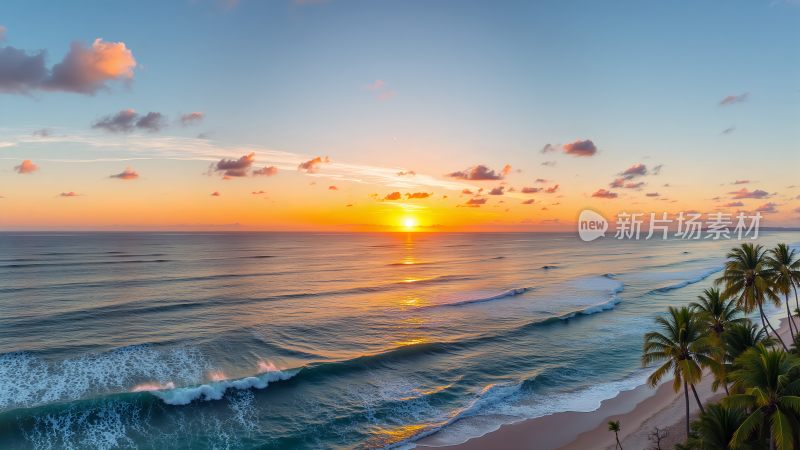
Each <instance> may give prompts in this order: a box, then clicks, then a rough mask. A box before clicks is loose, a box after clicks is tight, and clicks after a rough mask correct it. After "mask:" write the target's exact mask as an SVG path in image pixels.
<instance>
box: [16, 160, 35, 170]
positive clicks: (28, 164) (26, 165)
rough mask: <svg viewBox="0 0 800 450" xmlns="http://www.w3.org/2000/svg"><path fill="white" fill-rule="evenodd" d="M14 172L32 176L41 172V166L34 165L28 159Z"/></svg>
mask: <svg viewBox="0 0 800 450" xmlns="http://www.w3.org/2000/svg"><path fill="white" fill-rule="evenodd" d="M14 170H16V171H17V173H21V174H31V173H33V172H36V171H37V170H39V166H37V165H36V164H34V163H33V161H31V160H30V159H26V160H25V161H22V164H20V165H18V166H14Z"/></svg>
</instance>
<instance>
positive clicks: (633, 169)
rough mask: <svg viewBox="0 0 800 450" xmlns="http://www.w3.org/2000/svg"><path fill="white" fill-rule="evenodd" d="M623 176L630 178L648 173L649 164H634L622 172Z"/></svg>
mask: <svg viewBox="0 0 800 450" xmlns="http://www.w3.org/2000/svg"><path fill="white" fill-rule="evenodd" d="M620 175H622V178H625V179H626V180H630V179H631V178H636V177H641V176H645V175H647V166H645V165H644V164H641V163H639V164H634V165H632V166H630V167H628V168H627V169H625V170H624V171H622V173H620Z"/></svg>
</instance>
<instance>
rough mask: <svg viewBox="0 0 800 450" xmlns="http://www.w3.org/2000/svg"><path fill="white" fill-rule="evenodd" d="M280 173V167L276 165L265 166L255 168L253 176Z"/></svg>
mask: <svg viewBox="0 0 800 450" xmlns="http://www.w3.org/2000/svg"><path fill="white" fill-rule="evenodd" d="M277 174H278V168H277V167H275V166H264V167H262V168H260V169H255V170H253V176H265V177H271V176H273V175H277Z"/></svg>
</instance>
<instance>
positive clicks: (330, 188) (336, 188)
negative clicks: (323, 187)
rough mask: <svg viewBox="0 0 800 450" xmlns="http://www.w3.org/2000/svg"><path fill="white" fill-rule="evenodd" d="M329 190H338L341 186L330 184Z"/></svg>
mask: <svg viewBox="0 0 800 450" xmlns="http://www.w3.org/2000/svg"><path fill="white" fill-rule="evenodd" d="M328 190H329V191H338V190H339V188H338V187H336V186H334V185H330V186H328Z"/></svg>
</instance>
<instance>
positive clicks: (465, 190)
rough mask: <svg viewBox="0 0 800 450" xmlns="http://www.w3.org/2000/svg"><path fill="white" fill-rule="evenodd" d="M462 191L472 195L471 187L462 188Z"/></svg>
mask: <svg viewBox="0 0 800 450" xmlns="http://www.w3.org/2000/svg"><path fill="white" fill-rule="evenodd" d="M461 193H462V194H466V195H472V191H471V190H469V189H462V190H461Z"/></svg>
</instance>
